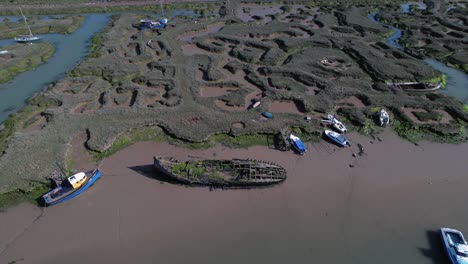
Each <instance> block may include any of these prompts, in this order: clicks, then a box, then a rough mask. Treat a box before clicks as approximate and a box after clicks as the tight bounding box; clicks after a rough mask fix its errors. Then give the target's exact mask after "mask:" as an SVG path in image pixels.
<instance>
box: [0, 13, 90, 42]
mask: <svg viewBox="0 0 468 264" xmlns="http://www.w3.org/2000/svg"><path fill="white" fill-rule="evenodd" d="M15 15H18V14H15ZM83 21H84V16H77V15H73V16H65V17H60V18H50V19H40V18H38V17H28V24H29V26H30V27H31V31H32V32H33V34H51V33H59V34H70V33H72V32H73V31H75V30H76V29H77V28H79V27H80V25H81V24H82V23H83ZM25 34H29V32H28V30H27V28H26V26H25V24H24V22H23V21H22V20H20V21H18V22H10V21H9V20H8V18H6V19H4V20H3V22H2V23H0V39H7V38H14V37H15V36H17V35H25Z"/></svg>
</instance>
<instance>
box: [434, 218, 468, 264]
mask: <svg viewBox="0 0 468 264" xmlns="http://www.w3.org/2000/svg"><path fill="white" fill-rule="evenodd" d="M440 237H441V238H442V243H443V244H444V248H445V251H446V252H447V255H448V257H449V259H450V262H451V263H452V264H467V263H468V243H467V242H466V240H465V238H464V237H463V234H462V233H461V232H460V231H458V230H455V229H452V228H446V227H443V228H441V229H440Z"/></svg>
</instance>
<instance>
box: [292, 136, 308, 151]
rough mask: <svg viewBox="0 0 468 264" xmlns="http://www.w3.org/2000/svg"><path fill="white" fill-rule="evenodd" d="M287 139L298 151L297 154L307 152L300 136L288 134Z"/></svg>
mask: <svg viewBox="0 0 468 264" xmlns="http://www.w3.org/2000/svg"><path fill="white" fill-rule="evenodd" d="M289 141H290V142H291V145H292V146H293V147H294V149H296V150H297V152H299V154H301V155H302V154H304V153H306V152H307V148H306V147H305V146H304V143H302V141H301V139H300V138H298V137H296V136H294V135H293V134H291V135H289Z"/></svg>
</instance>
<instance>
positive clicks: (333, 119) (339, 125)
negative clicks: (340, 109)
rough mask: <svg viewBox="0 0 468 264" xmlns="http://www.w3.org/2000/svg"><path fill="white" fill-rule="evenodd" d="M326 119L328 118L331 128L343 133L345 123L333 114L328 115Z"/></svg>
mask: <svg viewBox="0 0 468 264" xmlns="http://www.w3.org/2000/svg"><path fill="white" fill-rule="evenodd" d="M328 120H330V122H331V125H332V126H333V128H335V129H336V130H338V131H339V132H340V133H345V132H346V131H347V129H346V127H345V125H344V124H343V123H342V122H341V121H340V120H338V118H336V117H335V116H334V115H328Z"/></svg>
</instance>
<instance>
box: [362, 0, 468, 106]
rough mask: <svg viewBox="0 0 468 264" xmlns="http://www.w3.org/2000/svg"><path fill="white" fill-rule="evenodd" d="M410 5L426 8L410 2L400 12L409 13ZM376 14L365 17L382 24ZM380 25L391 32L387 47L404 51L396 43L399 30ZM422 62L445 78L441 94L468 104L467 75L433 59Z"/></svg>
mask: <svg viewBox="0 0 468 264" xmlns="http://www.w3.org/2000/svg"><path fill="white" fill-rule="evenodd" d="M410 5H416V6H417V8H418V9H425V8H426V6H425V5H424V4H423V3H420V2H411V3H406V4H402V5H401V7H402V12H403V13H408V12H409V11H410ZM378 13H379V12H372V13H369V14H368V15H367V17H368V18H369V19H370V20H371V21H373V22H375V23H379V24H382V23H380V22H379V21H377V19H375V16H376V15H377V14H378ZM382 25H383V26H384V27H386V28H389V29H391V30H392V34H391V35H390V36H388V37H387V38H386V40H385V42H386V43H387V45H388V46H390V47H392V48H395V49H399V50H404V48H403V47H402V46H401V45H400V44H399V43H398V40H399V39H400V37H401V35H402V32H401V30H400V29H399V28H396V27H394V26H392V25H387V24H382ZM423 61H424V62H425V63H426V64H429V65H430V66H432V67H433V68H434V69H436V70H438V71H439V72H442V73H443V74H445V76H446V77H447V85H446V87H445V88H444V89H441V90H440V91H441V92H442V93H444V94H447V95H450V96H453V97H455V98H457V99H458V100H460V101H462V102H463V103H465V104H466V103H468V75H467V74H465V73H464V72H462V71H460V70H457V69H454V68H451V67H448V66H447V65H445V64H443V63H441V62H439V61H437V60H435V59H431V58H426V59H424V60H423Z"/></svg>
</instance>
